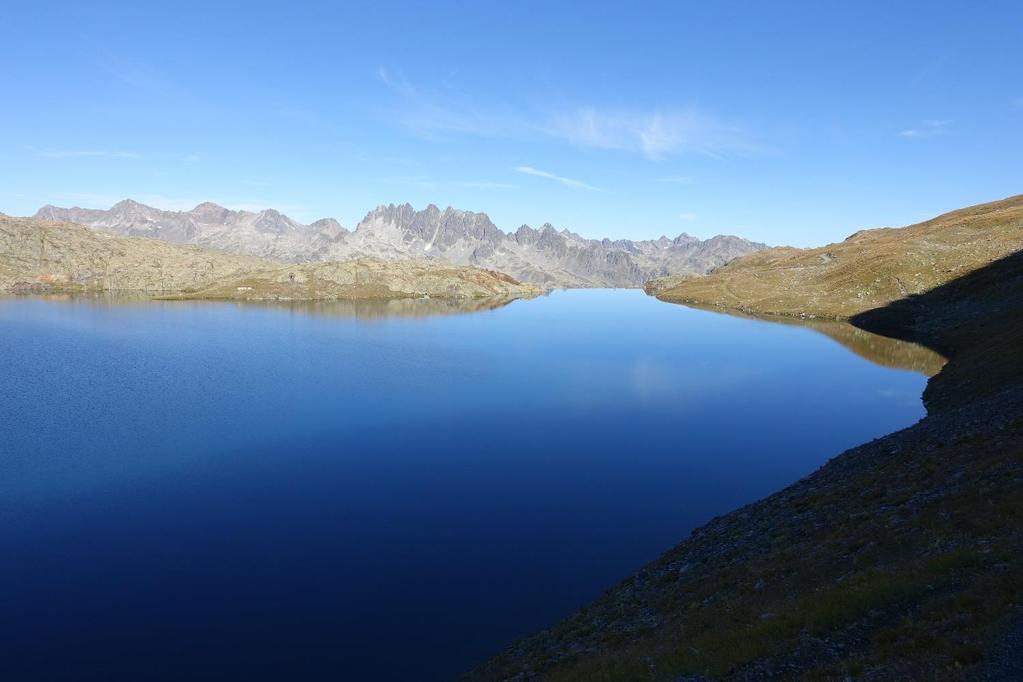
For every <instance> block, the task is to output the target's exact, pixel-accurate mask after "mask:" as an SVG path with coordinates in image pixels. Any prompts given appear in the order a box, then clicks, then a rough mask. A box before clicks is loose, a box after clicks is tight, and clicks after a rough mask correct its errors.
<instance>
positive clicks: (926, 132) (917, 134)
mask: <svg viewBox="0 0 1023 682" xmlns="http://www.w3.org/2000/svg"><path fill="white" fill-rule="evenodd" d="M951 124H952V121H941V120H936V119H930V120H926V121H921V122H920V125H919V126H917V127H916V128H908V129H906V130H900V131H899V137H909V138H917V139H923V138H928V137H938V136H939V135H944V134H945V133H947V132H948V127H949V126H950V125H951Z"/></svg>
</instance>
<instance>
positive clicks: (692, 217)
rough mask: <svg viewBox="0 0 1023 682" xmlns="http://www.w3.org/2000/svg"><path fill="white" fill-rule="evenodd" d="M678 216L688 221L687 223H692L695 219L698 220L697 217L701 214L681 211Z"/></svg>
mask: <svg viewBox="0 0 1023 682" xmlns="http://www.w3.org/2000/svg"><path fill="white" fill-rule="evenodd" d="M678 217H679V218H680V219H681V220H684V221H686V222H687V223H691V222H693V221H694V220H696V219H697V218H699V216H698V215H696V214H695V213H680V214H679V216H678Z"/></svg>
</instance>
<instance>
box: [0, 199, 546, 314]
mask: <svg viewBox="0 0 1023 682" xmlns="http://www.w3.org/2000/svg"><path fill="white" fill-rule="evenodd" d="M0 291H13V292H20V293H43V292H53V291H61V292H148V293H150V294H161V295H167V294H175V295H177V296H179V297H187V298H216V299H235V300H331V299H361V298H381V299H387V298H409V297H421V296H431V297H438V298H483V297H492V296H498V297H505V298H515V297H524V296H535V295H537V294H538V293H540V290H539V289H538V288H537V287H534V286H532V285H526V284H520V283H519V282H517V281H515V280H514V279H512V278H511V277H508V276H507V275H503V274H501V273H497V272H492V271H489V270H481V269H479V268H471V267H460V266H452V265H446V264H436V263H432V262H426V261H391V262H382V261H350V262H333V263H317V264H306V265H295V266H282V265H281V264H280V263H275V262H272V261H267V260H263V259H261V258H255V257H251V256H238V255H232V254H227V253H222V252H219V251H210V250H204V249H200V248H198V247H195V246H185V245H179V244H171V243H168V242H164V241H158V240H155V239H146V238H142V237H117V236H113V235H110V234H107V233H104V232H99V231H96V230H91V229H89V228H86V227H81V226H79V225H74V224H71V223H60V222H52V221H46V220H36V219H28V218H9V217H7V216H0Z"/></svg>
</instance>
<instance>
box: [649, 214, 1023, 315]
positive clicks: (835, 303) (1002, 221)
mask: <svg viewBox="0 0 1023 682" xmlns="http://www.w3.org/2000/svg"><path fill="white" fill-rule="evenodd" d="M1021 248H1023V195H1019V196H1014V197H1010V198H1008V199H1003V200H1001V201H995V202H991V203H987V204H980V205H978V206H972V207H970V208H964V209H961V210H958V211H952V212H951V213H946V214H944V215H940V216H938V217H936V218H933V219H931V220H928V221H926V222H923V223H919V224H916V225H911V226H909V227H903V228H898V229H895V228H881V229H876V230H863V231H861V232H857V233H856V234H854V235H852V236H851V237H849V238H848V239H846V240H845V241H844V242H840V243H838V244H830V245H828V246H823V247H820V248H817V249H791V248H776V249H768V250H766V251H762V252H760V253H756V254H752V255H749V256H745V257H742V258H739V259H737V260H735V261H733V262H731V263H729V264H728V265H725V266H724V267H722V268H719V269H718V270H716V271H715V272H713V273H712V274H710V275H709V276H707V277H702V278H697V279H690V280H686V281H679V282H669V286H668V287H667V288H664V287H662V286H661V284H660V283H659V282H656V281H655V282H651V283H649V284H648V286H647V289H648V291H651V292H656V295H657V297H658V298H660V299H662V300H665V301H674V302H678V303H697V304H701V305H713V306H722V307H728V308H741V309H743V310H746V311H748V312H755V313H763V314H774V315H796V316H799V315H811V314H812V315H816V316H819V317H836V318H845V317H849V316H851V315H855V314H857V313H860V312H863V311H865V310H869V309H872V308H877V307H880V306H883V305H886V304H888V303H890V302H892V301H894V300H897V299H900V298H903V297H905V296H909V295H913V294H919V293H921V292H924V291H928V290H930V289H933V288H934V287H936V286H940V285H942V284H944V283H946V282H949V281H951V280H953V279H956V278H958V277H962V276H963V275H966V274H968V273H970V272H972V271H974V270H976V269H978V268H980V267H983V266H985V265H987V264H989V263H991V262H993V261H995V260H998V259H1000V258H1003V257H1005V256H1006V255H1008V254H1010V253H1012V252H1014V251H1017V250H1019V249H1021Z"/></svg>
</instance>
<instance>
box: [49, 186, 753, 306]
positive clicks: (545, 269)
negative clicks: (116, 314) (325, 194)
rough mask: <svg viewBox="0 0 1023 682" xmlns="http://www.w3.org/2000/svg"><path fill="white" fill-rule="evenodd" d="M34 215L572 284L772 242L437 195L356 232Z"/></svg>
mask: <svg viewBox="0 0 1023 682" xmlns="http://www.w3.org/2000/svg"><path fill="white" fill-rule="evenodd" d="M35 217H36V218H42V219H46V220H61V221H67V222H73V223H78V224H81V225H86V226H88V227H93V228H96V229H100V230H104V231H107V232H111V233H113V234H118V235H126V236H146V237H154V238H158V239H163V240H166V241H171V242H175V243H181V244H195V245H198V246H203V247H206V248H212V249H217V250H220V251H225V252H229V253H235V254H242V255H253V256H260V257H262V258H270V259H274V260H279V261H285V262H312V261H328V260H349V259H354V258H367V257H370V258H381V259H385V260H396V259H405V258H426V259H431V260H438V261H441V262H444V263H450V264H453V265H472V266H476V267H482V268H488V269H493V270H499V271H501V272H504V273H507V274H509V275H511V276H513V277H515V278H517V279H520V280H523V281H527V282H534V283H538V284H547V285H552V286H570V287H606V286H614V287H638V286H642V284H643V283H644V282H646V281H647V280H650V279H653V278H656V277H664V276H668V275H686V274H705V273H707V272H709V271H710V270H713V269H714V268H716V267H719V266H721V265H724V264H725V263H727V262H729V261H731V260H732V259H734V258H736V257H738V256H743V255H746V254H749V253H752V252H754V251H759V250H762V249H765V248H767V247H766V245H764V244H759V243H755V242H751V241H749V240H746V239H742V238H741V237H735V236H731V235H718V236H716V237H712V238H710V239H707V240H700V239H697V238H696V237H692V236H690V235H687V234H685V233H683V234H680V235H679V236H678V237H675V238H674V239H669V238H667V237H661V238H660V239H655V240H642V241H633V240H629V239H619V240H610V239H603V240H597V239H586V238H584V237H581V236H580V235H578V234H575V233H572V232H569V231H568V230H561V231H558V230H555V229H554V227H553V226H551V225H550V224H545V225H543V226H542V227H541V228H540V229H534V228H532V227H529V226H528V225H523V226H521V227H519V228H518V230H516V231H515V232H510V233H509V232H504V231H503V230H501V229H500V228H498V227H497V226H496V225H494V223H493V222H492V221H491V220H490V217H489V216H487V214H486V213H474V212H472V211H463V210H459V209H455V208H450V207H449V208H447V209H444V210H441V209H440V208H438V207H437V206H434V205H433V204H430V205H429V206H427V207H426V208H425V209H423V210H416V209H415V208H414V207H413V206H411V205H410V204H407V203H406V204H400V205H395V204H389V205H387V206H379V207H377V208H376V209H374V210H372V211H370V212H369V213H368V214H367V215H366V217H365V218H363V220H362V221H361V222H360V223H359V224H358V226H357V227H356V229H355V231H353V232H350V231H348V230H346V229H345V228H344V227H342V226H341V224H340V223H339V222H337V221H336V220H334V219H332V218H324V219H321V220H317V221H316V222H314V223H311V224H309V225H304V224H302V223H299V222H297V221H295V220H292V219H291V218H289V217H288V216H286V215H283V214H281V213H280V212H278V211H276V210H274V209H266V210H264V211H259V212H252V211H233V210H230V209H227V208H224V207H223V206H219V205H217V204H213V203H209V202H206V203H203V204H199V205H198V206H196V207H195V208H194V209H192V210H191V211H163V210H160V209H157V208H153V207H151V206H146V205H144V204H140V203H138V202H136V201H132V200H130V199H126V200H124V201H121V202H118V203H117V204H115V205H114V206H113V207H111V208H110V209H109V210H99V209H83V208H77V207H76V208H60V207H57V206H44V207H42V208H41V209H39V211H38V212H37V213H36V215H35Z"/></svg>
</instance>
